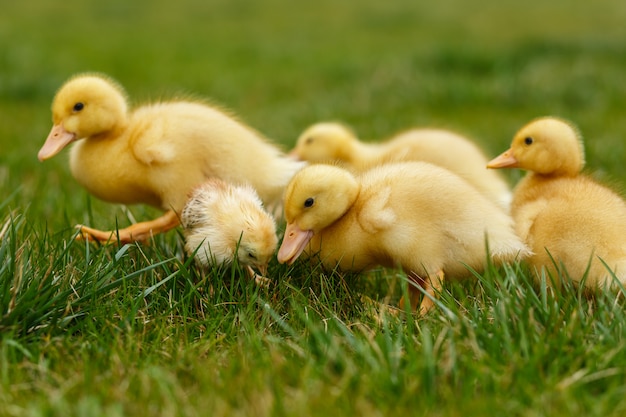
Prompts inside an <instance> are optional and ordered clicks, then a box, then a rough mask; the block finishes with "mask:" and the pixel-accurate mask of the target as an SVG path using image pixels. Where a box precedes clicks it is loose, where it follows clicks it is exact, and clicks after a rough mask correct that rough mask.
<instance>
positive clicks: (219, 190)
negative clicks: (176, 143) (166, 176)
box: [181, 179, 278, 275]
mask: <svg viewBox="0 0 626 417" xmlns="http://www.w3.org/2000/svg"><path fill="white" fill-rule="evenodd" d="M181 223H182V225H183V227H184V230H185V238H186V239H185V240H186V243H185V247H186V249H187V251H188V252H189V253H194V252H195V254H196V258H197V259H198V260H199V261H200V263H202V264H203V265H205V266H208V265H210V264H212V263H220V264H221V263H225V264H228V263H231V262H232V260H233V258H234V257H235V256H236V257H237V260H238V262H239V264H240V265H244V266H251V267H254V268H257V269H258V270H259V271H260V272H261V273H262V274H263V275H265V274H266V273H267V266H268V264H269V262H270V260H271V258H272V257H273V256H274V252H275V251H276V247H277V246H278V238H277V237H276V223H275V222H274V218H273V217H272V216H271V215H270V214H269V213H267V212H266V211H265V210H264V209H263V207H262V202H261V200H260V198H259V197H258V195H257V193H256V192H255V191H254V189H253V188H252V187H251V186H248V185H246V186H231V185H229V184H226V183H225V182H223V181H221V180H218V179H211V180H208V181H207V182H206V183H205V184H203V185H202V186H200V187H198V188H197V189H196V190H195V191H194V192H193V194H192V196H191V198H190V199H189V201H188V202H187V204H186V205H185V208H184V209H183V212H182V214H181Z"/></svg>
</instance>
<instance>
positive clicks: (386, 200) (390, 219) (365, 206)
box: [357, 186, 397, 234]
mask: <svg viewBox="0 0 626 417" xmlns="http://www.w3.org/2000/svg"><path fill="white" fill-rule="evenodd" d="M390 197H391V187H390V186H387V187H384V188H382V189H381V190H379V191H378V192H376V193H372V194H369V195H367V196H366V198H365V199H363V200H361V201H357V204H360V206H361V207H360V210H358V215H357V220H358V222H359V224H360V225H361V227H362V228H363V229H364V230H365V231H366V232H368V233H371V234H374V233H378V232H380V231H382V230H385V229H388V228H390V227H391V226H393V224H394V223H395V221H396V219H397V215H396V212H395V211H394V209H393V207H391V204H390Z"/></svg>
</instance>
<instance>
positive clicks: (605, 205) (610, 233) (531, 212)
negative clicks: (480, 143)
mask: <svg viewBox="0 0 626 417" xmlns="http://www.w3.org/2000/svg"><path fill="white" fill-rule="evenodd" d="M584 165H585V160H584V149H583V143H582V139H581V136H580V134H579V132H578V129H577V128H576V127H575V126H574V125H572V124H571V123H569V122H567V121H565V120H562V119H558V118H554V117H543V118H539V119H536V120H533V121H532V122H530V123H529V124H527V125H526V126H524V127H522V128H521V129H520V130H519V131H518V132H517V133H516V134H515V136H514V138H513V141H512V143H511V147H510V149H508V150H507V151H505V152H503V153H502V154H501V155H500V156H498V157H496V158H495V159H494V160H492V161H491V162H489V164H488V167H490V168H509V167H510V168H520V169H524V170H527V171H529V173H528V174H527V175H526V176H525V177H524V178H523V179H522V180H521V181H520V183H519V184H518V185H517V186H516V187H515V190H514V194H513V201H512V205H511V214H512V216H513V218H514V220H515V224H516V228H517V231H518V234H519V235H520V237H522V239H524V241H525V242H526V243H527V244H528V246H529V247H530V248H531V249H532V251H533V252H534V254H533V255H532V256H531V257H529V258H528V263H529V264H530V266H531V268H533V270H534V271H535V276H536V278H537V279H540V278H541V277H542V275H544V274H545V273H548V274H549V275H550V276H551V278H552V281H555V284H557V285H559V284H560V280H561V279H571V280H573V281H574V282H581V281H582V280H583V279H585V281H584V282H585V285H586V286H587V287H589V288H595V287H598V286H604V285H607V284H609V285H610V284H611V282H612V281H613V274H615V276H616V277H617V279H618V280H619V281H620V282H622V283H626V203H625V202H624V200H623V199H622V198H621V197H620V196H619V195H618V194H616V193H615V192H614V191H612V190H611V189H609V188H607V187H605V186H603V185H601V184H599V183H597V182H596V181H594V180H593V179H591V178H590V177H588V176H586V175H584V174H581V170H582V169H583V167H584ZM604 264H606V265H607V266H608V268H609V269H610V271H609V270H608V269H607V267H606V266H605V265H604ZM549 283H550V282H549Z"/></svg>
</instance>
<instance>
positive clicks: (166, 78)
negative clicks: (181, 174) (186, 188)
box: [0, 0, 626, 416]
mask: <svg viewBox="0 0 626 417" xmlns="http://www.w3.org/2000/svg"><path fill="white" fill-rule="evenodd" d="M624 22H626V3H623V2H619V1H614V0H597V1H594V2H589V1H583V0H574V1H569V0H568V1H566V0H554V1H550V2H546V1H540V0H529V1H526V2H517V1H512V0H504V1H497V0H482V1H477V2H467V1H462V0H441V1H438V2H417V1H413V0H398V1H388V2H385V1H380V0H363V1H360V2H339V1H330V0H319V1H316V2H311V3H308V2H302V3H296V2H290V1H287V0H264V1H260V0H259V1H243V0H234V1H233V0H211V1H199V0H180V1H178V2H170V1H164V0H154V1H147V0H139V1H135V2H129V1H125V0H124V1H122V0H109V1H107V2H101V1H95V0H83V1H77V0H67V1H64V2H48V1H43V0H29V1H23V2H8V1H3V2H2V13H0V147H1V150H2V152H1V153H0V190H1V194H0V222H1V224H2V225H3V226H4V228H3V229H2V236H3V237H2V240H1V242H0V259H1V262H0V415H2V416H4V415H7V416H48V415H62V416H74V415H75V416H100V415H102V416H118V415H119V416H122V415H137V416H148V415H163V416H222V415H223V416H239V415H241V416H244V415H245V416H247V415H258V416H270V415H272V416H274V415H275V416H313V415H332V416H335V415H336V416H343V415H346V416H352V415H362V416H382V415H392V414H393V415H395V414H397V415H428V416H431V415H432V416H485V415H494V416H500V415H503V416H572V415H579V416H622V415H626V400H625V399H624V398H626V328H625V326H626V310H625V308H624V295H625V294H621V296H620V297H617V298H616V297H615V294H599V295H598V296H597V297H595V298H592V299H588V298H586V297H584V296H582V295H581V294H580V293H579V291H578V290H577V289H575V288H566V289H564V291H563V293H562V294H559V295H557V296H550V295H548V294H547V292H546V289H545V286H544V285H536V284H534V283H533V282H532V281H531V279H530V277H529V274H528V273H527V271H526V270H525V266H524V265H523V264H522V265H507V266H504V267H501V268H488V270H487V271H486V272H485V273H484V274H482V275H480V276H476V277H475V278H474V279H471V280H466V281H465V282H456V283H455V282H450V283H448V284H447V285H446V286H445V288H444V292H443V293H442V295H441V299H440V303H439V304H438V308H437V309H435V311H433V312H432V313H431V314H429V315H427V316H426V317H423V318H420V317H411V316H407V317H391V316H387V315H384V314H383V315H382V316H380V315H379V314H378V313H379V311H378V310H377V309H376V307H373V306H372V305H370V304H369V303H367V302H364V301H363V298H362V297H361V295H362V294H365V295H367V296H368V297H369V298H371V299H374V300H379V301H383V302H390V303H395V302H397V300H398V298H399V296H400V295H401V293H402V291H403V289H405V286H406V283H405V281H404V278H403V276H402V275H401V274H398V273H397V272H396V271H375V272H374V273H372V274H370V275H368V276H367V277H358V276H353V275H348V276H339V275H337V274H334V273H332V274H324V273H322V272H321V271H320V270H319V268H318V267H317V266H315V265H308V264H304V263H296V264H295V265H294V266H292V267H287V266H285V265H279V264H278V263H277V262H276V261H275V260H274V261H273V262H272V263H271V264H270V276H271V277H272V278H273V279H274V280H275V285H273V286H271V287H270V288H268V289H260V288H257V287H255V286H254V285H253V284H252V283H250V282H248V281H246V280H243V279H241V277H243V276H244V274H243V273H242V271H241V270H240V269H239V268H238V267H235V268H232V269H225V268H216V269H215V270H212V271H201V270H199V269H198V268H197V267H196V266H195V265H194V264H193V262H191V260H190V259H188V258H187V257H186V256H185V255H184V254H183V250H182V247H183V246H182V245H183V240H182V235H181V233H180V231H176V232H170V233H168V234H166V235H162V236H157V237H156V238H155V239H154V241H153V242H152V243H151V244H145V245H139V244H137V245H126V246H118V245H111V246H108V247H99V246H95V245H89V244H84V243H78V242H74V241H73V236H74V233H75V232H74V229H73V225H74V224H76V223H86V224H89V225H92V226H94V227H97V228H102V229H110V228H114V227H115V226H116V224H119V225H120V227H122V226H126V225H128V224H129V222H130V221H131V220H130V219H131V218H132V217H134V218H136V219H139V220H143V219H148V218H150V217H151V216H154V215H155V214H156V213H157V211H155V210H154V209H151V208H148V207H139V206H138V207H129V210H130V212H131V214H129V213H128V212H127V211H126V210H124V209H123V208H121V207H119V206H116V205H113V204H106V203H103V202H100V201H98V200H96V199H95V198H93V197H90V196H89V195H88V194H87V193H86V192H85V191H84V190H83V189H82V188H81V187H80V186H79V185H78V184H77V183H76V181H75V180H74V179H73V178H72V177H71V175H70V173H69V169H68V167H67V155H68V154H67V152H63V153H62V154H60V155H58V156H57V157H55V158H53V159H51V160H49V161H46V162H45V163H39V162H38V161H37V158H36V155H37V150H38V149H39V147H40V146H41V145H42V144H43V141H44V139H45V137H46V136H47V134H48V131H49V129H50V128H51V125H52V124H51V119H50V102H51V100H52V97H53V95H54V93H55V90H56V89H57V88H58V87H59V86H60V85H61V84H62V83H63V82H64V81H65V80H66V79H67V78H68V77H69V76H71V75H72V74H74V73H77V72H83V71H99V72H104V73H107V74H109V75H111V76H112V77H114V78H116V79H117V80H118V81H120V83H121V84H122V85H124V86H125V88H126V89H127V91H128V94H129V96H130V97H131V98H132V100H133V102H135V103H141V102H142V101H147V100H158V99H162V98H168V97H181V96H182V97H203V98H209V99H210V100H212V101H214V102H216V103H219V104H220V105H223V106H225V107H227V108H230V109H232V110H233V111H234V112H235V113H237V114H238V115H239V116H240V117H241V119H243V120H244V121H246V122H247V123H249V124H250V125H251V126H253V127H254V128H256V129H258V130H260V131H261V132H263V133H264V134H266V135H267V136H268V137H270V138H272V139H273V140H275V141H276V142H277V143H279V144H281V146H283V148H284V149H289V148H290V147H291V146H292V145H293V144H294V142H295V140H296V138H297V136H298V134H299V133H300V132H301V131H302V130H303V129H304V128H305V127H306V126H308V125H309V124H311V123H314V122H317V121H320V120H328V119H331V120H341V121H345V122H347V123H349V124H351V125H352V126H353V127H354V128H355V129H356V131H357V132H358V133H359V134H360V136H362V137H364V138H368V139H378V138H384V137H386V136H388V135H390V134H392V133H395V132H397V131H399V130H402V129H405V128H407V127H411V126H417V125H422V126H423V125H429V126H439V127H445V128H452V129H455V130H458V131H460V132H463V133H465V134H467V135H469V136H471V137H472V138H474V139H475V140H476V141H477V142H478V143H479V144H480V145H481V146H483V148H484V149H485V150H486V151H487V152H488V153H489V154H490V155H495V154H496V153H499V152H500V151H502V150H504V149H505V148H506V147H507V145H508V144H509V142H510V140H511V137H512V135H513V133H514V132H515V131H516V130H517V129H518V128H519V127H521V125H523V124H525V123H526V122H527V121H529V120H530V119H532V118H534V117H537V116H542V115H548V114H552V115H558V116H562V117H565V118H568V119H571V120H573V121H574V122H576V123H577V124H578V125H579V127H580V129H581V131H582V132H583V135H584V136H585V140H586V152H587V166H588V169H589V172H591V173H593V175H595V176H596V177H597V178H599V179H601V180H602V181H606V182H608V183H610V184H614V185H615V187H616V188H617V189H619V190H623V189H624V186H623V184H626V164H624V162H623V161H624V160H625V158H626V145H625V143H626V142H625V141H624V138H626V117H624V114H625V110H626V77H625V76H624V74H625V73H626V44H625V43H624V39H626V25H624ZM507 175H508V177H507V178H508V179H509V180H510V182H511V184H512V185H513V184H514V183H515V182H516V181H517V180H518V179H519V178H520V176H521V173H519V172H509V173H507ZM280 226H281V227H282V226H284V225H280ZM625 232H626V231H625Z"/></svg>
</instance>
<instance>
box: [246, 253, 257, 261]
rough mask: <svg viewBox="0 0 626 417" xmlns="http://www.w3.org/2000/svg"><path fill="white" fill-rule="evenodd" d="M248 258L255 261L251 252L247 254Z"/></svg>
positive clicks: (254, 256)
mask: <svg viewBox="0 0 626 417" xmlns="http://www.w3.org/2000/svg"><path fill="white" fill-rule="evenodd" d="M248 258H250V259H254V260H256V255H255V254H254V253H252V252H248Z"/></svg>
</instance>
